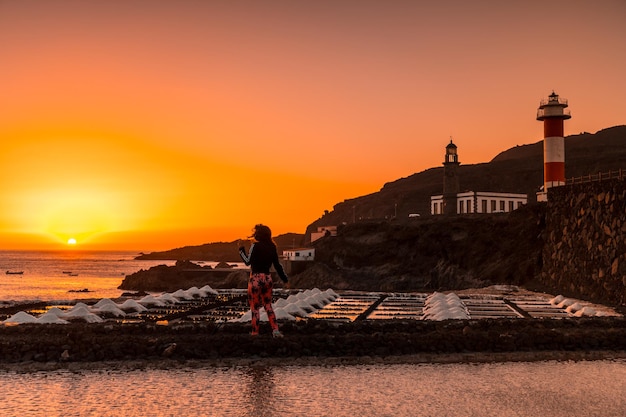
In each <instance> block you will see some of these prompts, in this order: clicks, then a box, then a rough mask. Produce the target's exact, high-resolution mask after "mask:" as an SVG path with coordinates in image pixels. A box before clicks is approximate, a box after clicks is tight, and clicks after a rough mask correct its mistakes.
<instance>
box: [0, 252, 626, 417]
mask: <svg viewBox="0 0 626 417" xmlns="http://www.w3.org/2000/svg"><path fill="white" fill-rule="evenodd" d="M135 256H136V253H134V252H132V253H131V252H9V251H4V252H0V271H2V274H3V275H2V279H1V280H0V300H4V301H7V300H16V301H30V300H69V299H77V298H96V299H97V298H104V297H109V298H113V297H117V296H119V295H120V294H121V291H120V290H118V289H117V286H118V285H119V284H120V283H121V281H122V279H123V278H124V275H127V274H130V273H133V272H136V271H138V270H140V269H147V268H150V267H151V266H153V265H158V264H168V265H171V264H173V261H166V262H164V261H135V260H134V259H133V258H134V257H135ZM6 270H9V271H24V274H23V275H5V274H4V271H6ZM64 272H72V273H73V274H77V276H70V275H69V274H66V273H64ZM83 288H88V289H89V290H90V291H91V292H89V293H69V292H68V291H69V290H78V289H83ZM0 386H2V389H1V390H0V404H1V405H2V409H1V412H0V414H1V415H2V416H20V417H24V416H42V415H46V416H159V417H160V416H259V417H262V416H334V417H341V416H349V417H354V416H359V417H366V416H392V417H403V416H504V417H506V416H533V417H534V416H550V417H561V416H562V417H566V416H567V417H571V416H602V417H611V416H616V417H617V416H619V417H623V416H625V415H626V397H625V396H624V393H625V392H626V361H624V360H606V361H591V362H554V361H550V362H532V363H523V362H522V363H517V362H511V363H493V364H426V365H397V364H394V365H386V366H385V365H368V366H332V367H331V366H288V367H270V368H265V367H233V368H215V367H208V366H207V367H201V368H186V367H180V368H176V369H159V370H157V369H149V370H109V371H107V370H97V371H94V370H83V371H74V372H70V371H62V370H61V371H46V372H15V371H0Z"/></svg>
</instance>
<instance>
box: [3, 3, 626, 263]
mask: <svg viewBox="0 0 626 417" xmlns="http://www.w3.org/2000/svg"><path fill="white" fill-rule="evenodd" d="M625 21H626V2H624V1H623V0H616V1H610V0H602V1H598V2H588V1H572V0H563V1H533V0H530V1H524V2H502V1H496V0H494V1H471V2H469V1H465V0H458V1H445V0H444V1H436V2H435V1H417V0H415V1H408V0H407V1H366V0H347V1H330V0H329V1H314V2H312V1H263V2H259V1H252V0H251V1H233V2H230V1H229V2H218V1H208V0H207V1H199V0H196V1H192V0H178V1H166V0H163V1H158V0H146V1H134V0H124V1H121V0H120V1H104V0H102V1H95V0H94V1H79V0H75V1H63V0H40V1H32V0H0V249H24V248H33V249H34V248H61V247H64V246H67V244H66V242H67V240H68V239H69V238H71V237H74V238H75V239H76V240H77V241H78V245H77V246H76V247H81V248H85V249H132V250H143V251H150V250H160V249H168V248H173V247H179V246H185V245H196V244H202V243H206V242H213V241H220V240H222V241H231V240H235V239H237V238H240V237H243V236H246V235H248V234H249V232H250V229H251V227H252V226H253V225H254V224H255V223H259V222H263V223H266V224H268V225H270V227H272V230H273V231H274V234H275V235H276V234H281V233H286V232H299V233H303V232H304V230H305V228H306V226H307V225H308V224H309V223H311V222H312V221H314V220H316V219H317V218H319V217H320V216H321V215H322V214H323V212H324V210H332V207H333V205H334V204H336V203H338V202H341V201H343V200H344V199H347V198H353V197H357V196H361V195H364V194H368V193H372V192H375V191H378V190H379V189H380V188H381V187H382V186H383V185H384V184H385V183H386V182H389V181H393V180H396V179H398V178H401V177H406V176H408V175H411V174H413V173H415V172H419V171H422V170H424V169H427V168H430V167H434V166H440V165H441V162H442V161H443V154H444V147H445V145H446V144H447V143H448V141H449V138H450V136H452V137H453V138H454V141H455V143H456V144H457V145H458V146H459V154H460V161H461V162H462V163H465V164H469V163H479V162H486V161H489V160H490V159H491V158H493V157H494V156H495V155H497V154H498V153H499V152H500V151H503V150H505V149H507V148H509V147H512V146H515V145H518V144H526V143H533V142H536V141H538V140H541V139H542V135H543V130H542V126H541V124H540V123H539V122H537V121H536V120H535V115H536V110H537V107H538V105H539V101H540V100H541V99H543V98H546V97H547V96H548V94H550V92H551V91H552V90H553V89H554V90H555V91H556V92H557V93H558V94H560V95H561V96H562V97H564V98H567V99H569V102H570V110H571V112H572V119H571V120H568V121H567V122H566V127H565V129H566V134H573V133H578V132H581V131H588V132H595V131H597V130H599V129H602V128H606V127H610V126H614V125H620V124H624V123H626V117H625V116H626V111H625V108H624V98H626V75H625V74H626V54H625V53H624V51H625V50H626V25H624V22H625Z"/></svg>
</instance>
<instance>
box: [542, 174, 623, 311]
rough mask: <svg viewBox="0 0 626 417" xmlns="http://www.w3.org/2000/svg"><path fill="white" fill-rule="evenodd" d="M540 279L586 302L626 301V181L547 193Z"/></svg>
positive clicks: (559, 189)
mask: <svg viewBox="0 0 626 417" xmlns="http://www.w3.org/2000/svg"><path fill="white" fill-rule="evenodd" d="M544 239H545V245H544V248H543V270H542V276H541V279H542V281H543V282H544V284H546V285H547V286H549V287H552V288H558V289H559V290H560V291H563V292H564V293H566V294H569V295H571V296H574V297H580V298H584V299H588V300H596V301H602V302H609V303H612V304H624V303H626V181H623V180H610V181H602V182H590V183H586V184H579V185H573V186H566V187H558V188H553V189H550V190H549V195H548V209H547V213H546V229H545V235H544Z"/></svg>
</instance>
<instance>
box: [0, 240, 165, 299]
mask: <svg viewBox="0 0 626 417" xmlns="http://www.w3.org/2000/svg"><path fill="white" fill-rule="evenodd" d="M137 255H138V253H137V252H101V251H79V250H71V251H0V274H2V275H1V277H2V278H0V300H2V301H19V302H26V301H35V300H45V301H48V300H73V299H89V298H94V299H99V298H115V297H119V296H120V295H121V294H122V292H123V291H121V290H118V289H117V287H118V286H119V285H120V284H121V283H122V280H123V279H124V277H125V276H126V275H129V274H131V273H133V272H137V271H139V270H140V269H149V268H150V267H152V266H155V265H173V264H174V263H175V261H138V260H135V259H134V258H135V257H136V256H137ZM6 271H11V272H23V274H20V275H17V274H6ZM68 272H70V273H71V274H69V273H68ZM84 289H88V290H89V292H84V293H83V292H75V291H77V290H84Z"/></svg>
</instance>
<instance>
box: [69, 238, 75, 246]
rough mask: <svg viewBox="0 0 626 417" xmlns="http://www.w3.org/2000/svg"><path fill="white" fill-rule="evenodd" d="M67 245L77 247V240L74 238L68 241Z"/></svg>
mask: <svg viewBox="0 0 626 417" xmlns="http://www.w3.org/2000/svg"><path fill="white" fill-rule="evenodd" d="M67 244H68V245H75V244H76V239H74V238H73V237H71V238H69V239H67Z"/></svg>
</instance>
